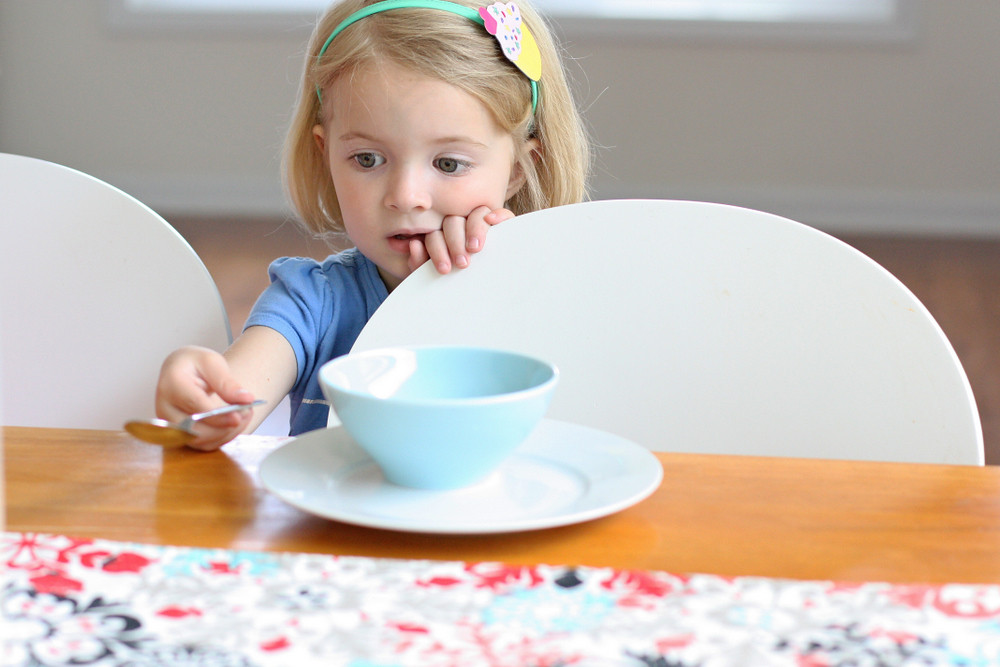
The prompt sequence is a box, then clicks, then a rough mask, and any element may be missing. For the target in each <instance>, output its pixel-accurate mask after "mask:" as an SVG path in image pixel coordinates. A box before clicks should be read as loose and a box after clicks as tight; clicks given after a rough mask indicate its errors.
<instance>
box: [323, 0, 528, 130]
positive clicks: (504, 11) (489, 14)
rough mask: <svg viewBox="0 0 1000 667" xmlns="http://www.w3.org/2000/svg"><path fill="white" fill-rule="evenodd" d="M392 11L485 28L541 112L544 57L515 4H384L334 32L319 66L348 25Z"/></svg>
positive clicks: (426, 0) (389, 0) (385, 0)
mask: <svg viewBox="0 0 1000 667" xmlns="http://www.w3.org/2000/svg"><path fill="white" fill-rule="evenodd" d="M390 9H439V10H442V11H446V12H451V13H452V14H458V15H459V16H464V17H465V18H467V19H469V20H470V21H475V22H476V23H479V24H480V25H482V26H484V27H485V28H486V31H487V32H489V34H491V35H493V36H495V37H496V39H497V42H499V43H500V48H501V49H502V50H503V54H504V56H505V57H506V58H507V59H508V60H509V61H510V62H512V63H514V65H515V66H516V67H517V68H518V69H519V70H521V71H522V72H523V73H524V75H525V76H527V77H528V80H529V81H530V82H531V112H532V113H535V110H536V109H537V108H538V81H539V80H540V79H541V78H542V54H541V52H540V51H539V50H538V43H537V42H536V41H535V37H534V35H532V34H531V31H530V30H528V27H527V26H526V25H524V21H523V20H522V19H521V10H519V9H518V7H517V3H514V2H508V3H503V2H494V3H493V4H491V5H488V6H486V7H480V8H479V9H478V11H477V10H475V9H472V8H470V7H466V6H465V5H460V4H458V3H457V2H451V1H450V0H382V1H381V2H376V3H374V4H371V5H368V6H367V7H364V8H363V9H360V10H358V11H356V12H354V13H353V14H351V15H350V16H348V17H347V18H346V19H344V20H343V21H342V22H341V23H340V25H338V26H337V27H336V28H334V29H333V32H331V33H330V36H329V37H327V38H326V41H325V42H323V46H322V47H320V50H319V53H317V54H316V62H319V60H320V58H322V57H323V54H324V53H326V50H327V49H328V48H329V47H330V44H331V43H332V42H333V40H334V38H335V37H336V36H337V35H339V34H340V33H341V32H342V31H343V30H344V29H345V28H347V27H348V26H349V25H351V24H353V23H356V22H358V21H360V20H361V19H363V18H367V17H369V16H371V15H372V14H378V13H379V12H385V11H389V10H390ZM316 97H318V98H319V99H320V101H322V100H323V93H322V91H321V90H320V88H319V86H318V85H317V86H316Z"/></svg>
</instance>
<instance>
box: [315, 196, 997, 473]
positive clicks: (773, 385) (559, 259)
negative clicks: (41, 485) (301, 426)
mask: <svg viewBox="0 0 1000 667" xmlns="http://www.w3.org/2000/svg"><path fill="white" fill-rule="evenodd" d="M442 343H452V344H471V345H486V346H496V347H502V348H509V349H514V350H520V351H523V352H527V353H532V354H535V355H538V356H541V357H544V358H546V359H550V360H551V361H553V362H555V363H556V364H557V365H558V366H559V367H560V369H561V378H560V385H559V387H558V388H557V389H556V393H555V397H554V399H553V403H552V406H551V408H550V410H549V413H548V416H549V417H551V418H555V419H563V420H566V421H572V422H578V423H582V424H586V425H589V426H592V427H595V428H599V429H603V430H606V431H610V432H614V433H618V434H620V435H623V436H625V437H627V438H630V439H632V440H634V441H635V442H638V443H641V444H644V445H646V446H648V447H650V448H651V449H654V450H661V451H679V452H702V453H726V454H748V455H775V456H795V457H815V458H835V459H872V460H886V461H912V462H942V463H964V464H978V465H981V464H982V463H983V459H984V454H983V439H982V431H981V428H980V422H979V415H978V412H977V409H976V405H975V400H974V398H973V396H972V391H971V388H970V386H969V382H968V379H967V378H966V375H965V372H964V371H963V369H962V366H961V364H960V363H959V360H958V358H957V356H956V355H955V352H954V350H953V349H952V347H951V345H950V344H949V343H948V340H947V339H946V338H945V336H944V334H943V332H942V331H941V329H940V327H939V326H938V325H937V323H936V322H935V321H934V319H933V318H932V317H931V315H930V313H928V311H927V309H926V308H924V306H923V305H921V303H920V302H919V301H918V300H917V299H916V297H914V295H913V294H912V293H911V292H910V291H909V290H908V289H907V288H906V287H905V286H903V285H902V283H900V282H899V281H898V280H897V279H896V278H894V277H893V276H892V275H891V274H889V273H888V272H887V271H886V270H885V269H883V268H882V267H880V266H879V265H878V264H876V263H875V262H874V261H872V260H871V259H869V258H868V257H866V256H864V255H862V254H861V253H860V252H858V251H856V250H854V249H853V248H851V247H849V246H847V245H845V244H844V243H842V242H840V241H838V240H836V239H834V238H832V237H830V236H828V235H826V234H824V233H822V232H819V231H817V230H815V229H812V228H810V227H807V226H805V225H801V224H799V223H796V222H793V221H791V220H787V219H785V218H781V217H778V216H775V215H770V214H767V213H761V212H759V211H752V210H747V209H741V208H736V207H732V206H724V205H720V204H708V203H699V202H683V201H598V202H590V203H585V204H579V205H574V206H566V207H561V208H555V209H550V210H546V211H540V212H537V213H532V214H529V215H525V216H522V217H519V218H516V219H514V220H512V221H509V222H506V223H503V224H502V225H499V226H498V227H495V228H494V229H493V230H492V231H491V232H490V235H489V237H488V239H487V244H486V249H485V250H484V252H483V253H482V254H480V255H477V256H476V257H475V258H474V261H473V262H472V265H471V267H470V268H469V269H466V270H464V271H457V272H454V273H452V274H449V275H446V276H438V275H437V274H436V273H435V272H434V270H433V268H432V267H430V266H424V267H421V268H420V269H419V270H418V271H416V272H414V273H413V275H411V276H410V277H409V278H407V279H406V280H405V281H404V282H403V283H402V285H400V286H399V287H398V288H396V290H394V291H393V293H392V294H391V295H390V296H389V298H388V300H387V301H386V302H385V303H384V304H383V305H382V307H381V308H380V309H379V310H378V311H377V312H376V313H375V316H374V317H373V318H372V319H371V321H370V322H369V323H368V325H367V326H366V327H365V329H364V331H362V333H361V336H360V337H359V338H358V341H357V343H356V345H355V346H354V349H355V350H364V349H371V348H375V347H382V346H387V345H395V344H442ZM331 419H332V423H335V419H336V418H335V416H333V417H332V418H331Z"/></svg>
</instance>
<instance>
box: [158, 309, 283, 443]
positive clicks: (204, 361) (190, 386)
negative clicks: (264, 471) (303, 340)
mask: <svg viewBox="0 0 1000 667" xmlns="http://www.w3.org/2000/svg"><path fill="white" fill-rule="evenodd" d="M295 375H296V362H295V353H294V352H293V351H292V348H291V346H290V345H289V344H288V342H287V341H286V340H285V338H284V337H283V336H282V335H281V334H279V333H278V332H276V331H274V330H273V329H269V328H267V327H251V328H249V329H247V330H246V331H245V332H243V335H241V336H240V337H239V338H237V339H236V341H235V342H234V343H233V344H232V345H231V346H230V347H229V349H228V350H226V352H225V353H224V354H219V353H218V352H215V351H214V350H209V349H207V348H203V347H184V348H181V349H179V350H177V351H176V352H174V353H173V354H171V355H170V356H169V357H167V359H166V361H164V362H163V367H162V369H161V370H160V379H159V382H158V383H157V387H156V414H157V416H159V417H160V418H162V419H168V420H171V421H179V420H181V419H184V418H185V417H187V416H189V415H192V414H195V413H197V412H204V411H205V410H210V409H212V408H214V407H218V406H219V405H223V404H225V403H248V402H250V401H252V400H254V399H255V398H263V399H265V400H266V401H267V404H266V405H265V406H264V407H262V408H259V409H255V410H246V411H241V412H235V413H230V414H226V415H219V416H218V417H213V418H211V419H206V420H204V421H201V422H199V423H198V424H197V426H196V427H195V428H196V430H197V431H198V432H199V436H198V438H196V439H195V440H194V441H193V442H191V443H190V445H189V446H191V447H193V448H195V449H202V450H213V449H218V448H219V447H221V446H222V445H224V444H225V443H227V442H229V441H230V440H232V439H233V438H235V437H236V436H237V435H239V434H240V433H247V432H250V431H253V430H254V429H256V428H257V426H258V425H259V424H260V423H261V422H262V421H263V420H264V418H265V417H267V415H268V414H269V413H270V412H271V410H273V409H274V407H275V406H276V405H277V404H278V403H279V402H280V401H281V399H283V398H284V397H285V394H287V393H288V391H289V390H290V389H291V387H292V384H293V383H294V382H295Z"/></svg>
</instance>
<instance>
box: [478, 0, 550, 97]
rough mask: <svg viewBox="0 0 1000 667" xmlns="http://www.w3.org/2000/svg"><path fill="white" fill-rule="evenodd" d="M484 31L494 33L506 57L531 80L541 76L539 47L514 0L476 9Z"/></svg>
mask: <svg viewBox="0 0 1000 667" xmlns="http://www.w3.org/2000/svg"><path fill="white" fill-rule="evenodd" d="M479 16H481V17H482V19H483V25H484V26H485V27H486V32H488V33H490V34H491V35H494V36H495V37H496V38H497V41H498V42H500V48H501V49H503V54H504V55H505V56H506V57H507V60H509V61H511V62H512V63H514V64H515V65H517V68H518V69H519V70H521V71H522V72H524V75H525V76H527V77H528V78H529V79H531V80H532V81H538V80H539V79H540V78H542V54H541V52H540V51H539V50H538V43H537V42H535V36H534V35H532V34H531V31H530V30H528V27H527V26H526V25H524V22H523V21H522V20H521V10H520V9H518V8H517V3H514V2H508V3H506V4H505V3H502V2H494V3H493V4H492V5H489V6H488V7H480V8H479Z"/></svg>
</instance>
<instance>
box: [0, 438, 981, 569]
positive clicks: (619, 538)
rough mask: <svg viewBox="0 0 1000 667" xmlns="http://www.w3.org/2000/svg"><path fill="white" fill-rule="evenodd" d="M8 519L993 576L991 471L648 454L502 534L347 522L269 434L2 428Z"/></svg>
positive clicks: (262, 541)
mask: <svg viewBox="0 0 1000 667" xmlns="http://www.w3.org/2000/svg"><path fill="white" fill-rule="evenodd" d="M3 436H4V458H5V467H6V477H7V527H6V528H7V530H12V531H20V532H51V533H58V534H66V535H74V536H81V537H103V538H108V539H114V540H125V541H137V542H145V543H151V544H175V545H184V546H195V547H225V548H230V549H250V550H266V551H297V552H314V553H330V554H350V555H364V556H377V557H396V558H428V559H445V560H465V561H491V560H498V561H506V562H508V563H512V564H532V563H548V564H562V565H574V564H579V565H593V566H614V567H619V568H636V569H652V570H666V571H670V572H675V573H683V572H702V573H711V574H722V575H760V576H769V577H788V578H797V579H834V580H839V581H896V582H937V583H943V582H979V583H988V582H993V583H1000V468H997V467H985V468H979V467H971V466H970V467H966V466H944V465H927V464H898V463H870V462H847V461H824V460H808V459H777V458H757V457H736V456H717V455H691V454H672V453H662V454H658V458H659V460H660V461H661V462H662V463H663V467H664V480H663V483H662V485H661V486H660V488H659V490H657V491H656V492H655V493H654V494H653V495H652V496H651V497H649V498H648V499H646V500H645V501H643V502H642V503H640V504H638V505H636V506H634V507H631V508H629V509H627V510H625V511H623V512H621V513H619V514H616V515H613V516H610V517H606V518H603V519H598V520H595V521H591V522H587V523H583V524H578V525H574V526H567V527H562V528H555V529H549V530H541V531H534V532H531V531H529V532H523V533H516V534H507V535H480V536H440V535H420V534H408V533H399V532H392V531H382V530H375V529H368V528H361V527H357V526H351V525H347V524H342V523H338V522H334V521H328V520H325V519H321V518H317V517H314V516H312V515H309V514H305V513H303V512H301V511H299V510H296V509H294V508H292V507H289V506H287V505H285V504H284V503H283V502H282V501H280V500H279V499H278V498H276V497H274V496H272V495H271V494H269V493H268V492H267V491H265V490H264V489H263V488H262V487H261V486H260V484H259V482H258V480H257V478H256V475H257V468H258V465H259V463H260V462H261V460H262V459H263V458H264V457H265V456H266V455H267V454H268V453H269V452H270V451H272V450H273V449H274V447H276V446H279V445H280V440H278V439H274V438H263V437H256V436H244V437H242V438H240V439H238V440H236V441H234V442H232V443H230V444H228V445H226V447H225V448H223V449H222V450H220V451H218V452H213V453H208V454H206V453H200V452H195V451H191V450H187V449H173V450H163V449H160V448H158V447H153V446H150V445H146V444H143V443H140V442H138V441H136V440H134V439H132V438H131V437H130V436H128V435H126V434H124V433H120V432H112V431H81V430H62V429H37V428H19V427H6V428H4V429H3Z"/></svg>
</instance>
